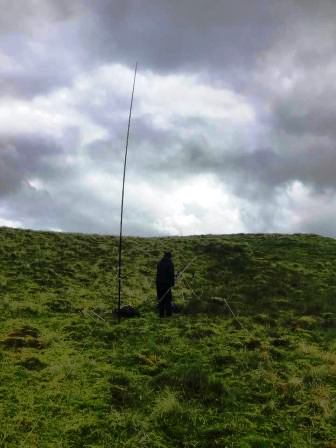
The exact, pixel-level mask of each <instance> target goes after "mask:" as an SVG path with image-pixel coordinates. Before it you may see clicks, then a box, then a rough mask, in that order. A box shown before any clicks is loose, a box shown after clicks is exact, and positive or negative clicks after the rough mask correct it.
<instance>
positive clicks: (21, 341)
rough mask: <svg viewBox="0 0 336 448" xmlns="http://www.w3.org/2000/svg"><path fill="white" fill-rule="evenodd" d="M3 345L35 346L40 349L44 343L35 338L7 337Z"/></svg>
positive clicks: (14, 346) (13, 346)
mask: <svg viewBox="0 0 336 448" xmlns="http://www.w3.org/2000/svg"><path fill="white" fill-rule="evenodd" d="M3 345H4V346H5V347H7V348H24V347H30V348H36V349H38V350H42V349H43V348H44V347H45V345H44V343H43V342H42V341H40V340H39V339H36V338H31V337H28V338H19V337H8V338H7V339H5V340H4V341H3Z"/></svg>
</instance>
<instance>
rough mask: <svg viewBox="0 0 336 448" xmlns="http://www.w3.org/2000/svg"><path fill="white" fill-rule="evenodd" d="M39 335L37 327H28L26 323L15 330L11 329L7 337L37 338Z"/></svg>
mask: <svg viewBox="0 0 336 448" xmlns="http://www.w3.org/2000/svg"><path fill="white" fill-rule="evenodd" d="M39 335H40V332H39V330H38V329H37V328H34V327H30V326H29V325H26V326H24V327H21V328H18V329H17V330H14V331H12V332H11V333H9V335H8V336H9V337H13V338H15V337H16V338H25V337H28V336H30V337H32V338H38V337H39Z"/></svg>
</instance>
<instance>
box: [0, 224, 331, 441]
mask: <svg viewBox="0 0 336 448" xmlns="http://www.w3.org/2000/svg"><path fill="white" fill-rule="evenodd" d="M117 246H118V240H117V238H114V237H107V236H98V235H80V234H60V233H51V232H32V231H24V230H14V229H7V228H1V229H0V294H1V312H0V319H1V328H0V344H1V346H0V348H1V352H0V361H1V374H0V375H1V378H0V400H1V402H2V406H1V407H0V446H4V447H18V446H22V447H35V446H38V447H49V446H50V447H56V446H60V447H83V446H87V447H151V448H152V447H154V448H155V447H178V446H180V447H214V446H220V447H225V446H230V447H263V446H264V447H271V446H279V447H280V446H282V447H289V446H293V447H301V446H302V447H305V446H307V447H308V446H321V447H329V448H332V447H335V446H336V430H335V428H336V417H335V415H336V412H335V411H336V405H335V392H336V376H335V374H336V354H335V348H336V342H335V335H336V331H335V328H336V304H335V303H336V302H335V301H336V278H335V272H334V271H335V261H336V241H335V240H333V239H330V238H322V237H319V236H316V235H263V234H260V235H229V236H194V237H179V238H125V240H124V262H125V267H124V272H123V303H130V304H132V305H135V306H137V307H138V309H139V310H140V312H141V317H139V318H135V319H130V320H123V321H122V322H121V323H120V324H118V322H117V321H116V320H115V318H114V317H113V315H112V313H111V311H112V310H113V309H114V308H115V307H116V303H117V301H116V292H117V277H116V274H117V270H116V267H117ZM167 249H168V250H171V251H172V252H173V255H174V262H175V267H176V270H177V271H182V270H183V269H184V268H185V266H186V265H188V263H189V262H191V261H192V263H191V264H190V266H189V267H188V269H187V270H186V272H185V273H184V275H183V277H182V279H181V281H180V282H179V283H178V285H177V286H176V288H175V289H174V297H175V300H176V302H177V303H178V304H179V305H180V308H181V310H182V312H181V313H179V314H177V315H175V316H173V318H172V319H170V320H164V321H159V319H158V318H157V316H156V313H155V289H154V278H155V269H156V263H157V261H158V259H159V258H160V257H161V255H162V252H163V251H164V250H167ZM224 299H225V300H226V302H225V300H224ZM228 305H229V306H230V308H231V309H229V307H228Z"/></svg>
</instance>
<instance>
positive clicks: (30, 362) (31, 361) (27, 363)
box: [18, 357, 47, 370]
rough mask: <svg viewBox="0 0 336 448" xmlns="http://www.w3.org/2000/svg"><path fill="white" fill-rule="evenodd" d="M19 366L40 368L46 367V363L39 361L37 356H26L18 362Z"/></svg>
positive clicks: (29, 368)
mask: <svg viewBox="0 0 336 448" xmlns="http://www.w3.org/2000/svg"><path fill="white" fill-rule="evenodd" d="M18 364H19V365H20V366H23V367H25V368H26V369H27V370H42V369H44V368H46V367H47V364H45V363H44V362H42V361H40V360H39V359H38V358H34V357H33V358H28V359H25V360H24V361H22V362H19V363H18Z"/></svg>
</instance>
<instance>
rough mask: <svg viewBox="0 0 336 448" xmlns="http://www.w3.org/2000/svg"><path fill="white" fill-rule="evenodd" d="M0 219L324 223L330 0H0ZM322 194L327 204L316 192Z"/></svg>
mask: <svg viewBox="0 0 336 448" xmlns="http://www.w3.org/2000/svg"><path fill="white" fill-rule="evenodd" d="M0 6H2V11H3V14H2V16H1V18H0V98H1V101H0V224H1V223H6V222H7V223H18V225H20V226H28V227H33V228H58V229H62V230H72V231H85V232H95V231H96V232H101V233H117V231H118V225H119V207H120V194H121V174H122V163H123V150H124V146H125V134H126V125H127V119H128V110H129V101H130V93H131V83H132V77H133V67H134V63H135V61H136V60H137V61H139V63H140V66H139V72H138V78H137V84H136V95H135V102H134V109H133V119H132V127H131V136H130V147H129V159H128V170H127V185H126V198H125V199H126V203H125V205H126V209H125V230H126V233H131V234H141V235H148V234H170V233H178V234H186V233H202V232H203V233H206V232H215V233H216V232H234V231H254V232H255V231H288V232H290V231H301V230H304V231H316V232H322V233H324V234H328V235H330V234H332V235H336V233H335V231H334V230H333V228H332V226H331V224H330V223H331V222H333V217H334V210H336V204H335V203H334V200H333V195H334V193H335V189H336V185H335V176H334V168H333V167H334V166H335V162H336V160H335V159H336V148H335V144H334V141H335V126H334V122H335V118H336V116H335V115H336V114H335V107H334V104H335V100H336V90H335V87H334V78H335V74H336V73H335V72H336V60H335V56H334V55H335V54H336V52H335V50H336V48H335V46H336V44H335V42H336V40H335V37H336V25H335V21H334V17H335V14H336V4H335V2H334V1H332V0H322V1H320V2H318V3H316V2H315V1H312V0H294V1H293V0H283V1H281V2H278V1H275V0H272V1H268V0H267V1H266V0H251V1H249V2H246V1H243V0H238V1H235V2H231V1H222V2H218V1H215V0H211V1H210V2H203V1H201V0H196V1H195V0H192V1H191V0H183V1H177V0H173V1H170V2H166V1H163V0H158V1H155V2H154V1H147V2H134V1H131V0H123V1H121V0H116V1H110V0H97V1H95V2H86V1H80V0H78V1H73V2H70V3H69V2H65V1H63V0H61V1H58V2H55V1H51V0H49V1H48V0H43V1H42V0H27V1H25V2H23V3H22V2H19V1H17V0H13V1H12V2H7V1H3V2H1V1H0ZM328 204H329V206H328Z"/></svg>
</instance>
